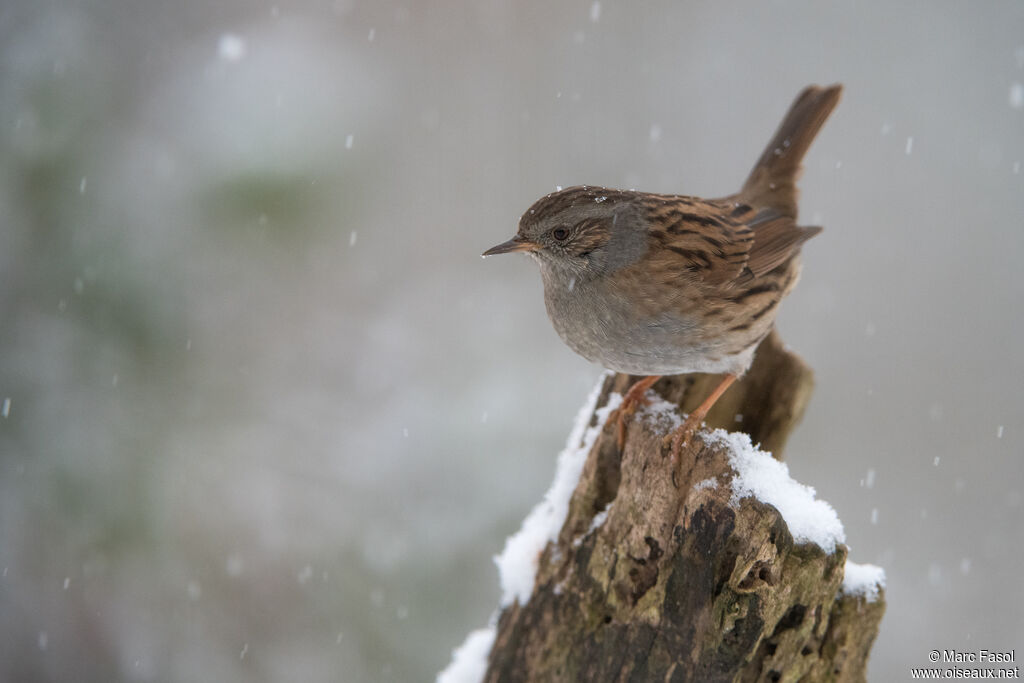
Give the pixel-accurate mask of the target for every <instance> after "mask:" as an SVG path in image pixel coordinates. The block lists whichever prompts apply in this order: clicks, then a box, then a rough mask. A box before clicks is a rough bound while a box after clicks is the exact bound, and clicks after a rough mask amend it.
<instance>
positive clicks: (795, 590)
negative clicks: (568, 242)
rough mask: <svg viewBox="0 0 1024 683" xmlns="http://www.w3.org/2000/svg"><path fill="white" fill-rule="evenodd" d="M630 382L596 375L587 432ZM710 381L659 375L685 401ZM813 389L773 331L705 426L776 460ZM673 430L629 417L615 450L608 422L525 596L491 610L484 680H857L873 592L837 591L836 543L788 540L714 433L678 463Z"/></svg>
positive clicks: (662, 419)
mask: <svg viewBox="0 0 1024 683" xmlns="http://www.w3.org/2000/svg"><path fill="white" fill-rule="evenodd" d="M634 379H635V378H631V377H628V376H624V375H614V376H609V377H608V378H607V379H606V380H605V383H604V386H603V387H602V390H601V394H600V396H599V398H598V401H597V407H596V409H595V411H594V413H593V414H592V415H591V417H590V420H591V421H590V424H591V426H595V425H598V424H599V420H598V415H597V413H598V410H599V409H600V408H601V406H604V405H605V404H607V403H608V401H609V399H610V397H611V396H612V395H613V394H615V393H618V394H621V393H623V392H624V391H625V390H626V388H628V386H629V385H630V384H631V382H632V380H634ZM715 379H717V378H715V377H706V376H701V375H691V376H677V377H667V378H665V379H663V380H661V381H659V382H658V383H657V384H656V385H655V386H654V391H656V392H657V393H658V394H660V395H661V396H662V397H663V398H664V399H666V400H667V401H669V402H671V403H672V404H675V405H676V406H679V407H681V409H683V410H687V409H692V407H693V406H694V405H696V404H697V403H698V402H699V401H700V400H701V399H702V398H703V397H704V396H705V395H706V394H707V392H708V391H709V390H710V386H711V385H712V384H713V382H714V380H715ZM812 382H813V380H812V374H811V371H810V369H809V368H808V367H807V366H806V365H805V364H804V363H803V362H802V361H801V360H800V359H799V358H797V357H796V356H794V355H793V354H791V353H789V352H788V351H786V350H785V349H784V348H783V346H782V344H781V343H780V342H779V339H778V337H777V336H776V335H775V333H772V334H771V335H770V336H769V337H768V338H767V339H766V340H765V342H764V343H763V344H762V346H761V347H760V348H759V350H758V352H757V355H756V358H755V361H754V364H753V366H752V367H751V369H750V371H749V372H748V374H747V375H746V376H745V377H744V378H743V379H742V380H740V381H739V382H737V383H736V384H735V385H734V386H733V387H732V388H730V390H729V391H728V392H727V393H726V394H725V395H724V396H723V397H722V399H721V400H720V401H719V403H718V404H717V405H716V406H715V408H714V410H713V411H712V412H711V413H710V414H709V416H708V420H707V422H708V425H709V426H718V427H724V428H726V429H731V430H740V431H743V432H746V433H748V434H750V435H751V438H752V440H753V441H754V442H755V443H757V442H760V443H761V444H762V445H764V446H765V448H768V449H770V450H771V451H772V452H773V453H774V454H775V455H776V457H778V454H779V453H780V452H781V450H782V448H783V446H784V444H785V441H786V437H787V436H788V434H789V432H790V431H791V430H792V428H793V427H794V426H795V424H796V423H797V422H798V421H799V419H800V417H801V415H802V413H803V410H804V407H805V406H806V404H807V401H808V398H809V396H810V392H811V387H812ZM673 419H674V420H675V422H673ZM674 424H678V417H677V416H668V417H666V415H665V414H664V411H662V413H661V414H658V413H656V412H652V411H649V410H648V411H644V410H638V411H637V413H636V414H635V415H634V416H633V418H632V419H631V420H630V421H629V423H628V432H627V437H626V442H625V445H624V448H623V449H622V450H621V451H620V450H619V448H618V447H617V444H616V435H615V426H614V424H606V425H604V427H603V429H602V431H601V433H600V434H599V435H598V437H597V439H596V441H594V444H593V447H592V448H591V449H590V452H589V454H588V455H587V460H586V463H585V465H584V467H583V472H582V476H581V477H580V480H579V483H578V484H577V486H576V489H575V491H574V493H573V495H572V498H571V501H570V503H569V511H568V515H567V517H566V519H565V522H564V524H563V526H562V528H561V532H560V533H559V535H558V539H557V541H556V542H553V543H549V544H548V545H547V547H546V548H544V550H543V552H542V553H541V555H540V557H539V562H538V567H537V575H536V582H535V584H534V588H533V593H532V596H531V597H530V599H529V600H528V601H527V603H526V604H519V602H518V601H513V602H512V604H511V605H509V606H507V607H506V608H505V609H504V610H503V611H502V612H501V614H500V615H499V617H498V620H497V624H496V636H495V640H494V645H493V647H492V648H491V652H490V657H489V659H488V664H487V672H486V675H485V678H484V680H486V681H492V682H513V681H702V682H703V681H860V680H864V678H865V669H866V666H867V658H868V653H869V650H870V647H871V644H872V642H873V641H874V638H875V636H876V634H877V631H878V624H879V622H880V620H881V617H882V613H883V612H884V601H883V598H882V596H881V595H878V596H877V598H876V599H874V600H869V599H868V598H866V597H865V596H863V595H847V594H844V593H843V591H842V583H843V572H844V565H845V561H846V556H847V549H846V546H845V545H842V544H841V543H839V544H835V547H834V548H825V549H823V548H822V547H819V545H817V544H815V543H812V542H797V541H795V540H794V536H793V534H792V533H791V530H790V528H789V527H788V526H787V521H786V520H785V519H784V518H783V516H782V514H780V512H779V510H777V509H776V508H775V507H773V506H772V505H769V504H766V503H763V502H761V501H760V500H758V499H757V498H755V497H750V496H748V497H743V498H740V499H738V500H737V498H736V497H735V496H734V490H733V489H734V485H735V481H734V480H735V478H736V477H737V476H739V475H738V474H737V472H736V470H735V469H734V467H733V465H731V464H730V449H729V447H728V445H727V444H725V443H724V442H723V440H722V439H721V438H717V439H716V438H714V437H712V436H709V434H708V432H705V431H702V432H700V433H699V434H698V435H697V436H696V437H694V439H692V441H691V443H690V445H689V447H688V448H687V449H686V450H685V451H684V452H683V454H682V456H681V462H679V463H677V464H673V463H672V459H671V456H670V455H669V447H668V445H667V443H666V441H665V437H666V435H667V434H670V433H671V430H672V427H673V426H674ZM769 462H770V461H769ZM837 524H838V520H837ZM826 545H828V544H826ZM872 597H874V596H872Z"/></svg>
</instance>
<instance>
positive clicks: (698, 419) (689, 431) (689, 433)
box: [665, 413, 704, 466]
mask: <svg viewBox="0 0 1024 683" xmlns="http://www.w3.org/2000/svg"><path fill="white" fill-rule="evenodd" d="M703 423H704V416H703V415H699V414H697V413H692V414H691V415H690V416H689V417H688V418H686V422H684V423H683V424H682V426H681V427H679V428H678V429H676V430H675V431H674V432H672V433H671V434H670V435H669V436H667V437H665V438H666V440H669V439H670V440H671V445H672V450H671V453H672V465H673V466H675V465H678V464H679V454H680V453H682V451H683V449H684V448H686V447H687V446H689V445H690V441H691V440H692V439H693V435H694V434H696V433H697V430H698V429H700V427H701V425H702V424H703Z"/></svg>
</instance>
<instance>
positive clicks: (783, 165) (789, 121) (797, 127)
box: [738, 84, 843, 219]
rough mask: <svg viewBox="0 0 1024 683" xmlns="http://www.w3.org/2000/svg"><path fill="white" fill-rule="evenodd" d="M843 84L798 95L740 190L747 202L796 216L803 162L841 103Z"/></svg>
mask: <svg viewBox="0 0 1024 683" xmlns="http://www.w3.org/2000/svg"><path fill="white" fill-rule="evenodd" d="M842 90H843V86H841V85H839V84H836V85H830V86H828V87H826V88H823V87H820V86H816V85H812V86H808V87H807V88H805V89H804V91H803V92H801V93H800V95H799V96H797V98H796V100H795V101H794V102H793V105H792V106H791V107H790V108H789V113H787V114H786V118H784V119H783V120H782V123H781V124H780V125H779V129H778V130H777V131H775V136H774V137H772V140H771V142H769V143H768V146H767V147H766V148H765V150H764V153H762V154H761V158H760V159H758V160H757V163H756V164H754V169H753V170H752V171H751V172H750V176H749V177H748V178H747V182H746V183H745V184H744V185H743V189H742V190H740V192H739V195H738V196H739V197H740V198H742V200H743V201H744V202H745V203H748V204H750V205H752V206H756V207H759V208H772V209H775V210H776V211H778V212H779V213H780V214H782V215H784V216H789V217H790V218H793V219H795V218H796V200H797V188H796V181H797V178H798V177H799V175H800V162H801V161H803V158H804V154H806V153H807V149H808V148H809V147H810V146H811V142H813V141H814V136H816V135H817V134H818V131H819V130H821V127H822V125H824V123H825V119H827V118H828V115H829V114H831V113H832V110H833V109H834V108H835V106H836V104H837V103H838V102H839V95H840V93H841V92H842Z"/></svg>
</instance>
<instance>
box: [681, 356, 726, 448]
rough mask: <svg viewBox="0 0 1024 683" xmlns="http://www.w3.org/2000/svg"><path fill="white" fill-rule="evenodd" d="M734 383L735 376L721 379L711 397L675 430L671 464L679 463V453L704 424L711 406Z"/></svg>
mask: <svg viewBox="0 0 1024 683" xmlns="http://www.w3.org/2000/svg"><path fill="white" fill-rule="evenodd" d="M735 381H736V375H726V376H725V377H723V378H722V382H721V383H720V384H719V385H718V386H717V387H715V390H714V391H712V392H711V395H710V396H708V397H707V398H706V399H704V402H703V403H701V404H700V405H699V406H698V407H697V409H696V410H694V411H693V412H692V413H690V416H689V417H688V418H686V422H684V423H683V426H682V427H680V428H679V429H677V430H676V432H675V434H673V435H672V462H679V451H681V450H682V449H683V447H684V446H686V445H687V444H688V443H690V439H691V438H692V437H693V435H694V433H696V431H697V430H698V429H700V426H701V425H702V424H703V423H704V418H705V417H707V414H708V411H709V410H711V406H713V405H715V402H716V401H717V400H718V399H719V398H721V396H722V394H724V393H725V390H726V389H728V388H729V387H730V386H731V385H732V383H733V382H735Z"/></svg>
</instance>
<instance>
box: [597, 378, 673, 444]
mask: <svg viewBox="0 0 1024 683" xmlns="http://www.w3.org/2000/svg"><path fill="white" fill-rule="evenodd" d="M659 379H661V375H650V376H648V377H644V378H643V379H640V380H637V381H636V383H634V384H633V386H631V387H630V388H629V391H627V392H626V395H625V396H623V397H622V403H620V404H619V407H618V408H616V409H615V410H614V411H613V412H612V414H611V415H609V416H608V419H609V420H610V419H612V418H615V420H616V421H617V426H616V432H615V433H616V441H617V442H618V445H619V450H620V451H621V450H622V446H623V445H625V443H626V420H627V419H629V417H630V416H631V415H632V414H633V413H634V412H636V406H637V404H643V405H647V399H646V398H644V394H646V393H647V390H648V389H650V388H651V387H652V386H653V385H654V383H655V382H657V381H658V380H659Z"/></svg>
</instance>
